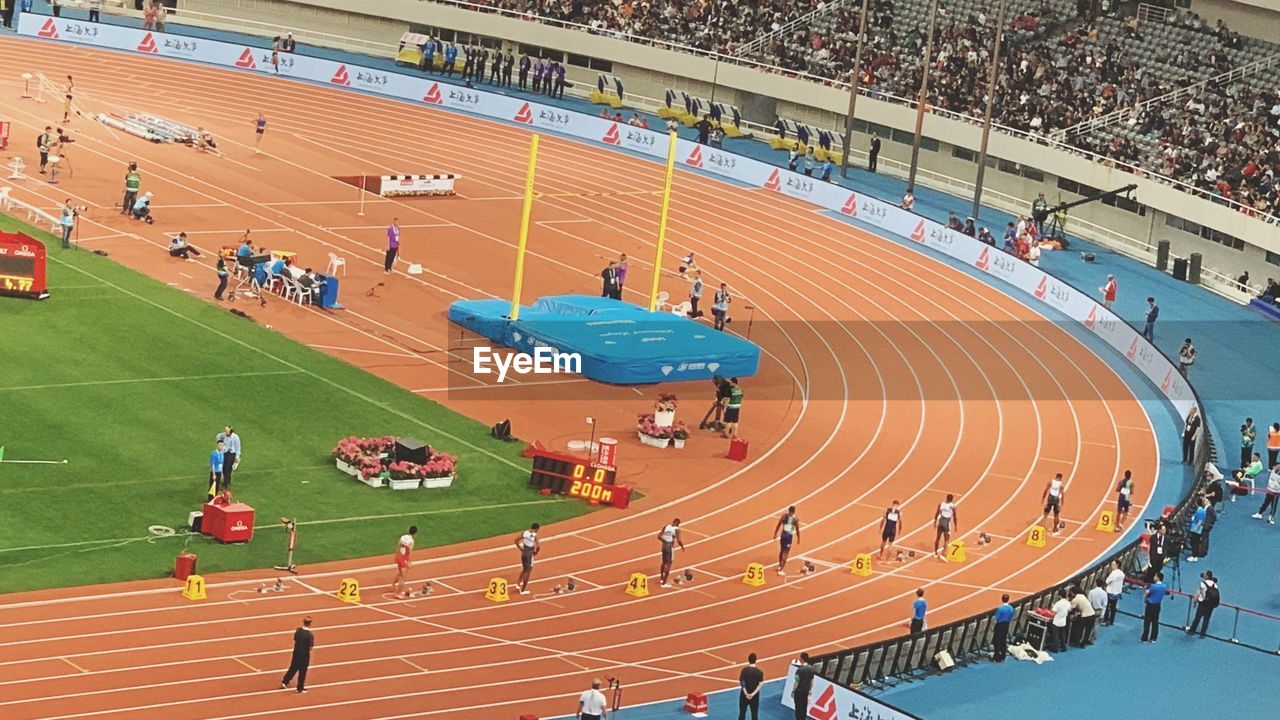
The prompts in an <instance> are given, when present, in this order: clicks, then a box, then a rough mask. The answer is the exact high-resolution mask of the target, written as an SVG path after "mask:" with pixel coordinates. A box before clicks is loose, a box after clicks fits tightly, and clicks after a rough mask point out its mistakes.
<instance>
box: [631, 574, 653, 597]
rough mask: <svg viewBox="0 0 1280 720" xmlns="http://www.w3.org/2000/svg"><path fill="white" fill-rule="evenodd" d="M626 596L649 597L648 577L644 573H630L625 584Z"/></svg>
mask: <svg viewBox="0 0 1280 720" xmlns="http://www.w3.org/2000/svg"><path fill="white" fill-rule="evenodd" d="M627 594H628V595H630V596H631V597H638V598H642V597H649V576H647V575H645V574H644V573H641V572H638V573H631V580H629V581H628V582H627Z"/></svg>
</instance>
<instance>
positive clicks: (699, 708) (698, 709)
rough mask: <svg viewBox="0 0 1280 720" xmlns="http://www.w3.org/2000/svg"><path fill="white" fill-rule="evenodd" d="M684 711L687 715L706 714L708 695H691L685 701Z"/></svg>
mask: <svg viewBox="0 0 1280 720" xmlns="http://www.w3.org/2000/svg"><path fill="white" fill-rule="evenodd" d="M684 711H685V712H687V713H705V712H706V711H707V694H706V693H689V695H688V696H687V697H685V699H684Z"/></svg>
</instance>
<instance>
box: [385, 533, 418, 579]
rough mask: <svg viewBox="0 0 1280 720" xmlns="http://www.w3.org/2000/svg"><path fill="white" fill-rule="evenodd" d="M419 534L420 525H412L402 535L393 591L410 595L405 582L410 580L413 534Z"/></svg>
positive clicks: (397, 551) (397, 552)
mask: <svg viewBox="0 0 1280 720" xmlns="http://www.w3.org/2000/svg"><path fill="white" fill-rule="evenodd" d="M417 534H418V526H417V525H411V526H410V527H409V532H408V533H407V534H405V535H401V536H400V544H399V545H398V546H397V547H396V579H395V580H393V581H392V582H391V591H392V592H395V593H400V594H401V595H403V596H404V597H409V591H408V589H406V588H405V583H406V582H408V580H409V554H410V553H411V552H413V536H414V535H417Z"/></svg>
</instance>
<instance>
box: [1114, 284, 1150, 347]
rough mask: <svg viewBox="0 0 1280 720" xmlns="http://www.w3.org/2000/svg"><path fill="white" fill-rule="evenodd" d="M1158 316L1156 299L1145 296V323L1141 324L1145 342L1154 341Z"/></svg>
mask: <svg viewBox="0 0 1280 720" xmlns="http://www.w3.org/2000/svg"><path fill="white" fill-rule="evenodd" d="M1108 277H1110V276H1108ZM1159 317H1160V306H1159V305H1157V304H1156V299H1155V298H1153V297H1149V298H1147V316H1146V324H1145V325H1143V326H1142V337H1144V338H1146V339H1147V342H1155V331H1156V320H1157V319H1159Z"/></svg>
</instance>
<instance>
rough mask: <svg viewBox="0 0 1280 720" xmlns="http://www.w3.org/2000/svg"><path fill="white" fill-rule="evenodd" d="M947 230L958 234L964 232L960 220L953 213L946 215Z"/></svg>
mask: <svg viewBox="0 0 1280 720" xmlns="http://www.w3.org/2000/svg"><path fill="white" fill-rule="evenodd" d="M947 229H948V230H955V231H956V232H960V231H962V230H964V224H963V223H961V222H960V218H959V217H958V216H957V215H956V214H955V213H953V212H948V213H947Z"/></svg>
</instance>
